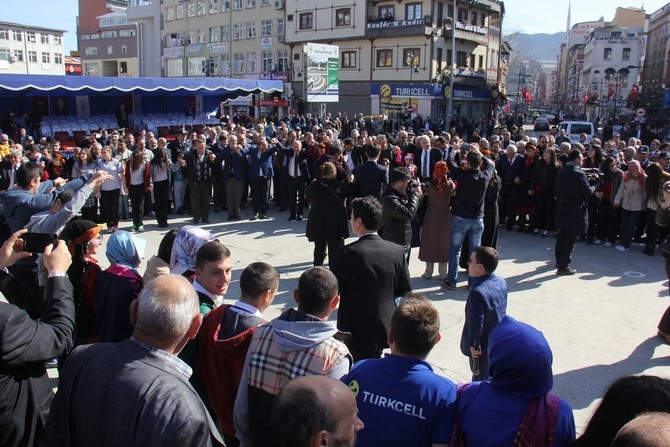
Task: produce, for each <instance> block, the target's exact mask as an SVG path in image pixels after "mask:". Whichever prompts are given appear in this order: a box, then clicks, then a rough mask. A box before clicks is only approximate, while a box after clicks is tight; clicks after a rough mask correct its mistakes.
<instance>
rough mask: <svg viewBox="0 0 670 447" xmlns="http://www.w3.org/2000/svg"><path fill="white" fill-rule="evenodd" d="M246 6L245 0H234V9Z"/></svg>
mask: <svg viewBox="0 0 670 447" xmlns="http://www.w3.org/2000/svg"><path fill="white" fill-rule="evenodd" d="M242 8H244V0H233V9H242Z"/></svg>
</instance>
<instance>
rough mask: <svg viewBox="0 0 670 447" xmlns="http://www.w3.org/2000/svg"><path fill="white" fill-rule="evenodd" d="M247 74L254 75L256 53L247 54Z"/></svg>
mask: <svg viewBox="0 0 670 447" xmlns="http://www.w3.org/2000/svg"><path fill="white" fill-rule="evenodd" d="M247 73H256V53H255V52H253V51H250V52H248V53H247Z"/></svg>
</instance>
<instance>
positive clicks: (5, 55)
mask: <svg viewBox="0 0 670 447" xmlns="http://www.w3.org/2000/svg"><path fill="white" fill-rule="evenodd" d="M10 54H11V53H10V51H9V48H0V61H8V60H9V57H10Z"/></svg>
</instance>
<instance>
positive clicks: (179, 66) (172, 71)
mask: <svg viewBox="0 0 670 447" xmlns="http://www.w3.org/2000/svg"><path fill="white" fill-rule="evenodd" d="M167 75H168V77H171V78H172V77H183V76H184V59H168V60H167Z"/></svg>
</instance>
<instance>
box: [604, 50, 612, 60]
mask: <svg viewBox="0 0 670 447" xmlns="http://www.w3.org/2000/svg"><path fill="white" fill-rule="evenodd" d="M603 59H604V60H606V61H609V60H612V49H611V48H605V50H604V51H603Z"/></svg>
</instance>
